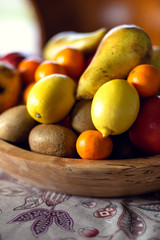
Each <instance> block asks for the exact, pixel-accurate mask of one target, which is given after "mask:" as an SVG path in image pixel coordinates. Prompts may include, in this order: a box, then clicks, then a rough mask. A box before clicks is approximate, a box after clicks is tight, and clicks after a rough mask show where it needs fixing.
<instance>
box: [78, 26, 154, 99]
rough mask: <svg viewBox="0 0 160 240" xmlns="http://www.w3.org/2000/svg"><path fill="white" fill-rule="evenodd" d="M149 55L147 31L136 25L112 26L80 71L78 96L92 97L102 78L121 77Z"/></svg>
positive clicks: (83, 97) (125, 75)
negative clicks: (83, 68)
mask: <svg viewBox="0 0 160 240" xmlns="http://www.w3.org/2000/svg"><path fill="white" fill-rule="evenodd" d="M151 56H152V42H151V39H150V37H149V36H148V34H147V33H146V32H145V31H144V30H143V29H142V28H140V27H138V26H136V25H120V26H117V27H115V28H112V29H111V30H110V31H109V32H108V33H106V35H105V36H104V37H103V39H102V40H101V42H100V44H99V46H98V48H97V51H96V53H95V55H94V57H93V59H92V61H91V62H90V64H89V65H88V67H87V68H86V70H85V71H84V73H83V74H82V75H81V77H80V79H79V82H78V86H77V96H76V98H77V99H92V98H93V96H94V94H95V93H96V91H97V90H98V88H99V87H100V86H101V85H102V84H104V83H105V82H107V81H109V80H111V79H116V78H122V79H126V77H127V75H128V74H129V72H130V71H131V70H132V69H133V68H134V67H135V66H136V65H139V64H142V63H146V62H147V61H148V60H149V59H150V58H151Z"/></svg>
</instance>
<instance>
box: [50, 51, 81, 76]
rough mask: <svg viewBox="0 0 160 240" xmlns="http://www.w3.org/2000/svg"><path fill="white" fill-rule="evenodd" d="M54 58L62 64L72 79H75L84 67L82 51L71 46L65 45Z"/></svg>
mask: <svg viewBox="0 0 160 240" xmlns="http://www.w3.org/2000/svg"><path fill="white" fill-rule="evenodd" d="M54 60H55V61H56V62H58V63H59V64H60V65H62V66H63V67H64V68H65V69H66V72H67V74H68V75H69V76H70V77H72V78H73V79H77V78H78V77H79V76H80V75H81V74H82V72H83V71H84V68H85V58H84V55H83V53H82V52H81V51H80V50H78V49H76V48H73V47H65V48H63V49H62V50H61V51H59V52H58V53H57V55H56V56H55V58H54Z"/></svg>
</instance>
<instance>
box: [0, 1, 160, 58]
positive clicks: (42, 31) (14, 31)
mask: <svg viewBox="0 0 160 240" xmlns="http://www.w3.org/2000/svg"><path fill="white" fill-rule="evenodd" d="M124 23H126V24H136V25H139V26H140V27H143V28H144V29H145V30H146V31H147V32H148V34H149V35H150V37H151V39H152V42H153V44H154V45H160V0H14V1H11V0H0V29H1V38H0V55H1V54H2V53H3V52H6V51H11V50H12V49H13V50H23V51H28V52H33V53H34V54H38V53H39V52H40V51H41V49H42V48H43V46H44V44H45V43H46V42H47V41H48V39H49V38H50V37H52V36H53V35H54V34H56V33H58V32H61V31H67V30H69V31H72V30H73V31H77V32H89V31H94V30H96V29H98V28H101V27H106V28H108V29H109V28H112V27H114V26H116V25H120V24H124Z"/></svg>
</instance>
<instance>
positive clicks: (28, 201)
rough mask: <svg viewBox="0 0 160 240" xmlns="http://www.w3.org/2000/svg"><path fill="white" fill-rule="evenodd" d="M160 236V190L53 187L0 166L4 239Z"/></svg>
mask: <svg viewBox="0 0 160 240" xmlns="http://www.w3.org/2000/svg"><path fill="white" fill-rule="evenodd" d="M35 239H40V240H41V239H43V240H85V239H86V240H87V239H95V240H103V239H105V240H111V239H112V240H128V239H129V240H160V191H158V192H154V193H150V194H145V195H139V196H130V197H123V198H93V197H83V196H72V195H67V194H62V193H55V192H50V191H47V190H43V189H39V188H36V187H34V186H30V185H28V184H27V183H24V182H21V181H19V180H18V179H14V178H13V177H11V176H9V175H8V174H7V173H5V172H3V171H2V170H0V240H35Z"/></svg>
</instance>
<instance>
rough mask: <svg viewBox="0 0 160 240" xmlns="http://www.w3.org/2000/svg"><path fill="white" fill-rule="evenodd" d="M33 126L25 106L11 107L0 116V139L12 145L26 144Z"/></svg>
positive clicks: (33, 122)
mask: <svg viewBox="0 0 160 240" xmlns="http://www.w3.org/2000/svg"><path fill="white" fill-rule="evenodd" d="M35 125H36V121H35V120H34V119H33V118H31V116H30V115H29V113H28V111H27V108H26V105H19V106H15V107H12V108H10V109H8V110H6V111H4V112H3V113H1V115H0V138H1V139H3V140H5V141H8V142H10V143H13V144H21V143H26V142H27V141H28V136H29V132H30V131H31V129H32V128H33V127H34V126H35Z"/></svg>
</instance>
